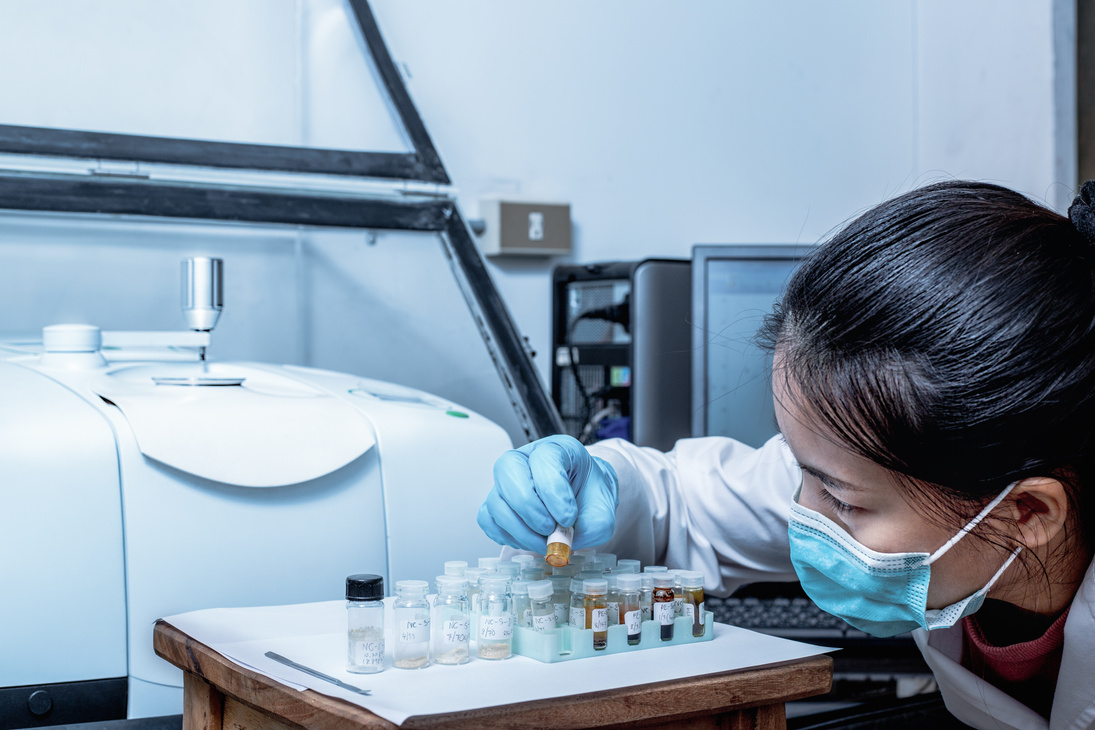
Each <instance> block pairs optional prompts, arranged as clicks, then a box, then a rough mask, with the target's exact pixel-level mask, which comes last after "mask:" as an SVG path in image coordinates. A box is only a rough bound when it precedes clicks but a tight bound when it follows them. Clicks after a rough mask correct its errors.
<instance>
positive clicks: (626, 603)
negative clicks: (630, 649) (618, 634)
mask: <svg viewBox="0 0 1095 730" xmlns="http://www.w3.org/2000/svg"><path fill="white" fill-rule="evenodd" d="M641 583H642V579H641V578H640V577H639V576H638V575H637V574H635V573H621V574H620V575H618V576H616V588H617V590H618V591H619V593H620V623H621V624H623V625H624V626H626V627H627V643H628V644H630V645H632V646H634V645H635V644H638V643H639V642H640V641H641V640H642V638H643V609H642V604H641V603H640V602H639V597H640V594H639V588H640V584H641Z"/></svg>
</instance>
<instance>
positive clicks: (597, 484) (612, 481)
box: [574, 457, 619, 550]
mask: <svg viewBox="0 0 1095 730" xmlns="http://www.w3.org/2000/svg"><path fill="white" fill-rule="evenodd" d="M590 461H591V464H590V474H589V478H588V479H587V480H586V483H585V485H584V486H583V487H582V489H581V491H579V492H578V496H577V500H578V519H577V521H576V522H575V523H574V549H575V550H580V549H582V548H583V547H593V546H596V545H601V544H603V543H605V542H607V541H608V539H609V538H610V537H612V533H613V531H615V529H616V506H617V504H618V503H619V499H618V496H617V478H616V472H615V471H614V470H613V469H612V467H611V466H609V465H608V464H607V463H605V462H603V461H601V460H599V459H597V460H596V462H594V460H593V458H592V457H590Z"/></svg>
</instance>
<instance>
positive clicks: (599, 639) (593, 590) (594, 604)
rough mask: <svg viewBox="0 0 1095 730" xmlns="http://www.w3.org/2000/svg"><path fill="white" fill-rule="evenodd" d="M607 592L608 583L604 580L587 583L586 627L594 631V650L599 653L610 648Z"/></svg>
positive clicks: (588, 581)
mask: <svg viewBox="0 0 1095 730" xmlns="http://www.w3.org/2000/svg"><path fill="white" fill-rule="evenodd" d="M607 590H608V581H606V580H604V579H599V580H587V581H585V593H586V595H585V610H586V626H588V627H589V628H591V629H593V648H594V649H597V650H598V651H599V650H601V649H606V648H608V601H606V600H605V592H606V591H607Z"/></svg>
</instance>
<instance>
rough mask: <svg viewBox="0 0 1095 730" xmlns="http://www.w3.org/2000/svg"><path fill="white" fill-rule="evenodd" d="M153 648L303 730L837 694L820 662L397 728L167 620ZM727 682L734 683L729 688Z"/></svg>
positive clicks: (596, 715)
mask: <svg viewBox="0 0 1095 730" xmlns="http://www.w3.org/2000/svg"><path fill="white" fill-rule="evenodd" d="M153 647H154V649H155V651H156V654H158V655H159V656H160V657H162V658H163V659H165V660H167V661H168V662H170V663H171V664H173V665H175V666H176V667H179V668H180V669H182V670H183V671H184V672H187V673H189V674H192V675H194V676H195V677H197V678H200V679H201V680H202V681H204V682H206V683H208V684H209V685H211V686H212V687H214V688H215V689H216V690H218V691H219V692H221V693H223V694H225V695H227V696H230V697H233V698H236V699H238V700H239V701H241V702H243V703H245V704H247V705H249V706H251V707H254V708H256V709H258V710H260V711H262V712H264V713H266V714H271V715H274V716H276V717H279V718H281V717H284V718H285V719H288V720H289V721H292V720H293V719H294V718H303V719H305V720H306V721H305V722H301V723H298V724H300V725H301V726H303V727H309V728H316V730H327V728H330V729H331V730H335V728H344V727H346V725H345V723H347V722H355V723H358V724H359V725H360V726H361V727H364V728H396V727H403V728H431V727H441V726H444V727H461V726H466V727H469V728H471V727H475V728H490V727H499V728H526V727H527V728H530V729H531V728H535V730H541V729H542V728H543V727H544V712H545V711H546V710H550V712H551V716H552V727H559V728H565V727H574V728H578V727H597V726H610V725H614V724H621V723H627V722H639V721H643V720H658V719H659V718H664V720H665V721H667V722H668V721H671V720H673V719H675V718H681V717H683V715H682V713H681V712H679V711H666V708H667V707H670V706H672V705H673V704H680V703H681V701H682V695H684V696H686V697H687V699H688V700H689V701H690V703H691V704H689V711H688V713H684V714H687V715H700V714H715V713H726V712H733V711H735V710H739V709H741V710H744V709H748V708H753V707H759V706H764V705H769V704H776V703H778V704H780V705H782V704H783V703H785V702H789V701H792V700H796V699H802V698H804V697H811V696H814V695H818V694H824V693H825V692H827V691H829V689H830V688H831V687H832V667H833V660H832V658H831V657H829V656H828V655H824V654H822V655H817V656H813V657H807V658H805V659H801V660H791V661H786V662H780V663H776V664H768V665H764V666H762V667H757V668H751V669H741V670H731V671H726V672H718V673H714V674H705V675H699V676H692V677H683V678H680V679H672V680H667V681H664V682H657V683H651V684H647V685H643V690H642V692H640V693H636V692H634V691H633V689H632V688H626V687H625V688H619V689H610V690H601V691H597V692H589V693H584V694H581V695H572V696H570V697H566V698H558V697H555V698H549V699H542V700H533V701H530V702H520V703H515V704H510V705H500V706H495V707H489V708H477V709H472V710H465V711H460V712H453V713H445V714H440V715H412V716H410V717H408V718H407V720H406V721H405V722H404V723H403V724H402V725H395V724H394V723H391V722H389V721H388V720H385V719H384V718H382V717H380V716H378V715H376V714H374V713H372V712H370V711H369V710H367V709H365V708H364V707H361V706H359V705H355V704H353V703H351V702H347V701H344V700H342V699H339V698H337V697H332V696H330V695H326V694H323V693H320V692H316V691H313V690H304V691H300V690H297V689H294V688H292V687H289V686H287V685H284V684H282V683H280V682H278V681H277V680H276V679H273V678H272V677H269V676H267V675H265V674H262V673H260V672H257V671H255V670H253V669H250V668H249V667H245V666H242V665H240V664H236V663H235V662H233V661H232V660H230V659H228V658H227V657H224V656H223V655H221V654H219V653H217V652H216V651H214V650H213V649H211V648H209V647H208V646H206V645H205V644H203V643H201V642H199V641H197V640H196V639H194V638H192V637H190V636H189V635H187V634H186V633H184V632H183V631H181V630H179V629H178V628H177V627H175V626H173V625H171V624H170V623H168V622H166V621H164V620H162V619H161V620H159V621H157V622H156V624H155V626H154V629H153ZM651 651H655V650H651ZM730 677H733V678H734V680H735V681H734V683H733V684H732V685H727V684H726V680H727V678H730ZM792 686H793V689H792ZM283 713H284V714H283ZM308 720H311V722H308Z"/></svg>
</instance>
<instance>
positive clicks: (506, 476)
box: [488, 451, 569, 545]
mask: <svg viewBox="0 0 1095 730" xmlns="http://www.w3.org/2000/svg"><path fill="white" fill-rule="evenodd" d="M529 458H530V457H528V456H526V455H525V454H524V453H522V452H519V451H507V452H506V453H504V454H502V456H500V457H499V458H498V460H497V461H496V462H494V490H492V492H491V494H492V495H494V494H497V495H499V496H500V497H501V499H502V500H503V501H504V502H505V504H506V505H507V506H508V509H507V510H506V512H507V514H501V515H500V514H497V513H495V512H494V510H493V509H491V515H492V516H493V517H494V519H495V521H498V522H499V524H500V525H501V526H502V528H503V529H506V530H508V531H509V533H510V534H511V535H513V536H514V537H517V538H518V539H520V536H519V535H517V534H516V533H514V532H513V529H511V524H512V518H514V517H515V518H517V519H518V521H520V522H521V524H522V526H523V527H524V529H526V530H531V531H532V532H537V533H539V535H540V537H541V538H543V537H546V536H548V535H550V534H551V531H552V530H554V529H555V519H554V518H553V517H552V516H551V513H550V512H548V508H547V507H546V506H545V505H544V503H543V502H542V501H540V496H539V494H538V493H537V489H536V484H535V481H534V480H533V475H532V471H531V470H530V469H529ZM568 489H569V487H568ZM488 500H489V497H488ZM545 545H546V543H545Z"/></svg>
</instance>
